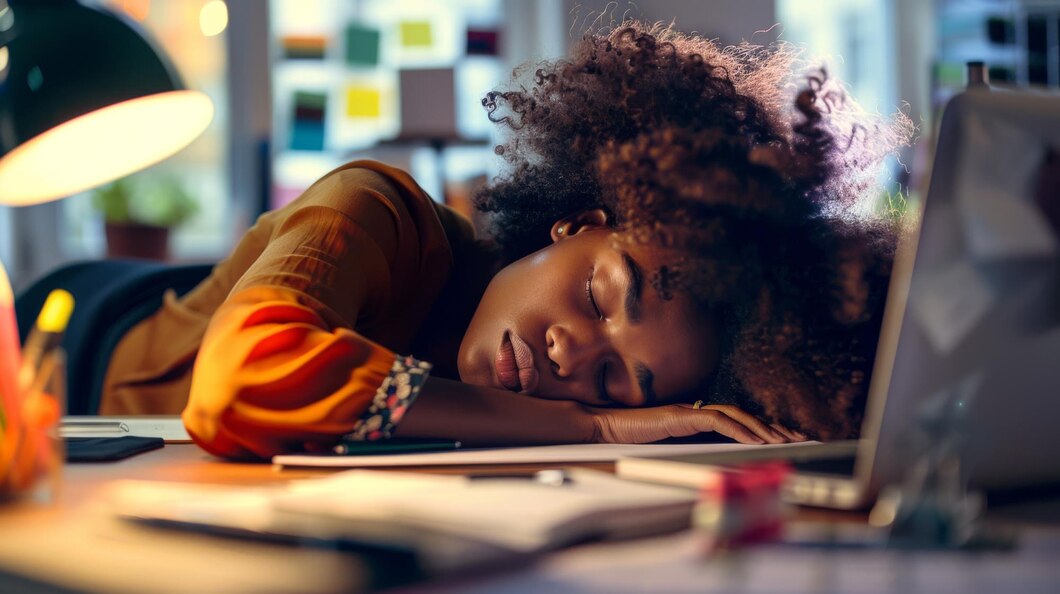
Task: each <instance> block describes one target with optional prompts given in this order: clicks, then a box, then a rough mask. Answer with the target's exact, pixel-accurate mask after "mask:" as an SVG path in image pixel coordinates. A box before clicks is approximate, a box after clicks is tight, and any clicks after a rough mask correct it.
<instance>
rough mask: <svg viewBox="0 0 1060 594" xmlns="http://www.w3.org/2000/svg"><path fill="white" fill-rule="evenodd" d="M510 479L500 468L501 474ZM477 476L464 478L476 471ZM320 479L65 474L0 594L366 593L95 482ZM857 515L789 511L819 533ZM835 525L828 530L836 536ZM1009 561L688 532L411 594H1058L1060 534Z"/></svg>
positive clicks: (299, 474)
mask: <svg viewBox="0 0 1060 594" xmlns="http://www.w3.org/2000/svg"><path fill="white" fill-rule="evenodd" d="M508 470H509V471H510V470H511V469H510V468H509V469H508ZM478 471H479V469H476V472H478ZM326 472H327V471H319V470H296V471H290V470H285V471H278V470H275V469H274V468H273V467H272V466H270V465H268V464H232V463H225V462H220V461H218V460H216V459H215V458H212V457H210V456H209V455H207V454H205V453H204V452H202V451H201V450H199V449H198V448H196V447H195V446H192V445H173V444H171V445H168V446H166V447H165V448H163V449H161V450H157V451H154V452H149V453H147V454H143V455H140V456H136V457H133V458H130V459H128V460H124V461H121V462H117V463H110V464H75V465H70V466H68V467H67V468H66V476H65V484H64V490H63V492H62V494H61V496H60V497H59V499H58V502H57V504H55V505H52V506H39V505H32V504H28V503H20V504H15V505H6V506H0V592H4V593H9V592H10V593H15V592H69V591H77V592H116V593H126V592H127V593H130V594H133V593H135V594H149V593H154V592H159V593H168V592H174V593H180V594H187V593H194V592H210V593H213V592H248V593H250V592H253V593H269V592H306V593H314V592H350V591H363V590H366V589H369V588H371V585H372V584H371V582H370V579H371V572H370V571H368V568H367V567H366V566H365V564H364V561H363V560H362V559H361V558H359V557H356V556H351V555H348V554H343V553H339V552H335V551H328V550H320V549H308V548H296V547H291V546H286V545H278V544H268V543H261V542H251V541H244V540H235V539H225V538H218V537H212V536H208V535H199V534H193V533H185V532H182V531H174V530H164V529H159V528H151V527H145V526H139V525H135V524H132V523H128V522H123V521H121V520H118V519H115V518H114V517H112V516H111V515H110V514H109V513H108V512H107V510H106V509H105V506H103V504H102V493H103V490H104V488H105V485H106V483H107V482H108V481H111V480H116V479H147V480H165V481H183V482H192V483H216V484H238V485H265V484H270V483H276V482H277V481H287V480H291V479H295V478H307V477H313V476H320V475H321V474H325V473H326ZM861 517H862V516H858V515H850V514H839V515H837V514H831V513H828V512H810V513H807V512H802V513H800V514H799V518H800V519H802V520H811V521H815V522H818V521H822V520H823V521H825V522H827V523H828V524H827V525H828V526H830V527H831V529H837V530H843V528H844V527H851V528H854V529H857V528H858V526H859V525H860V524H859V523H858V521H859V520H860V518H861ZM837 526H838V528H836V527H837ZM1027 534H1028V537H1027V542H1028V543H1029V545H1028V546H1027V547H1026V548H1024V549H1023V550H1022V551H1021V552H1019V553H1016V554H1013V553H985V554H979V555H974V556H973V555H968V554H961V553H915V554H914V553H908V552H905V553H903V552H893V551H879V550H868V551H866V550H851V549H834V550H824V549H820V548H808V547H791V546H773V547H764V548H756V549H753V550H750V551H748V552H746V553H742V554H739V555H735V554H730V555H728V556H725V557H724V558H717V557H714V558H709V559H708V558H705V557H704V556H703V554H702V552H701V547H700V544H701V543H700V541H699V539H698V537H697V536H696V535H695V534H694V533H692V532H686V533H682V534H677V535H672V536H667V537H660V538H653V539H646V540H637V541H630V542H623V543H600V544H594V545H587V546H581V547H576V548H573V549H569V550H567V551H563V552H560V553H556V554H552V555H549V556H547V557H545V558H544V559H542V560H541V561H540V562H539V563H536V564H534V565H533V566H532V567H527V568H524V569H516V570H514V571H509V572H504V573H497V574H494V575H488V576H464V577H462V578H460V579H447V580H442V581H436V582H432V583H429V584H424V585H421V586H417V587H416V588H415V589H416V590H418V591H422V590H429V591H439V592H447V591H452V592H465V591H470V592H482V593H487V592H489V593H493V592H505V591H513V592H514V591H520V592H536V591H580V592H585V591H608V592H631V591H696V592H712V591H718V592H731V591H749V592H750V591H755V592H757V591H777V592H780V591H784V592H825V591H840V592H842V591H858V592H876V591H881V592H883V591H917V590H923V591H931V592H936V591H954V592H957V591H960V592H962V594H963V593H964V592H967V591H997V592H1002V591H1004V592H1056V591H1058V590H1060V564H1058V563H1056V560H1057V559H1060V530H1056V529H1037V530H1031V531H1029V532H1028V533H1027Z"/></svg>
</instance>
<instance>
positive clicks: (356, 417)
mask: <svg viewBox="0 0 1060 594" xmlns="http://www.w3.org/2000/svg"><path fill="white" fill-rule="evenodd" d="M356 179H357V175H356V174H346V173H344V172H340V173H339V174H332V175H331V176H329V177H327V178H325V179H324V180H322V181H321V182H318V183H317V184H315V185H314V186H313V187H312V188H310V189H309V190H307V191H306V193H305V194H304V195H303V196H302V197H301V198H299V200H298V201H297V202H296V203H295V204H293V205H291V206H289V207H288V213H287V214H286V216H285V217H283V218H282V220H280V221H279V222H278V223H277V225H276V228H275V229H274V230H273V231H272V232H271V234H270V237H269V240H268V243H267V245H265V247H264V249H263V250H262V251H261V253H260V255H259V256H258V257H257V258H256V259H255V260H254V262H253V263H252V264H251V265H250V266H249V268H247V270H246V271H245V272H244V274H243V275H242V277H241V278H240V279H239V280H238V282H236V283H235V286H234V287H233V289H232V291H231V293H230V294H229V296H228V298H227V299H226V300H225V302H224V303H223V304H222V305H221V306H220V308H219V309H218V310H217V311H216V312H215V313H214V315H213V317H212V319H211V321H210V324H209V326H208V327H207V330H206V334H205V336H204V337H203V341H202V344H201V346H200V349H199V353H198V356H197V358H196V361H195V369H194V372H193V376H192V382H191V392H190V396H189V400H188V405H187V407H186V408H185V409H184V413H183V419H184V424H185V426H186V428H187V429H188V433H189V434H190V435H191V436H192V437H193V438H194V440H195V441H196V443H198V444H199V445H200V446H202V447H203V448H204V449H206V450H207V451H209V452H211V453H213V454H216V455H219V456H223V457H228V458H253V457H261V458H266V457H270V456H272V455H275V454H278V453H284V452H293V451H323V450H327V449H330V448H332V447H334V446H335V445H336V444H337V443H339V442H340V440H342V438H343V436H349V439H374V438H379V437H385V436H386V435H388V434H389V430H390V429H391V428H392V427H393V425H394V424H396V423H397V422H398V421H400V417H401V414H403V412H404V409H405V408H406V407H407V406H408V405H409V404H411V402H412V400H413V399H414V398H415V396H416V393H418V388H419V386H420V385H422V382H423V380H425V379H426V375H427V372H428V370H429V365H427V364H424V363H420V362H417V361H415V360H412V359H406V358H403V357H397V356H395V354H394V353H392V352H391V351H389V350H387V349H386V348H384V347H382V346H380V345H378V344H376V343H374V342H372V341H370V340H368V339H367V338H365V337H363V336H361V335H359V334H358V333H356V332H355V331H354V330H352V328H353V327H355V324H356V322H357V320H358V319H359V318H360V316H362V315H371V312H373V311H374V310H376V309H378V308H379V307H380V302H381V300H385V299H387V298H388V296H389V294H390V292H391V287H390V281H391V279H390V272H389V271H390V270H391V269H392V266H394V265H395V260H397V259H400V257H401V256H400V254H399V253H398V252H399V249H400V245H399V244H400V241H402V240H404V241H414V240H415V238H414V237H409V236H408V232H407V231H406V230H405V227H407V225H406V226H403V225H402V219H401V211H400V209H398V208H395V205H394V203H393V201H392V200H390V199H388V198H387V196H385V195H384V194H382V193H380V192H378V191H376V190H373V189H371V188H368V187H361V186H358V185H357V184H356V183H354V182H355V181H356ZM403 234H404V236H403ZM237 251H238V248H237ZM409 369H411V370H412V373H413V374H414V375H413V376H412V380H413V381H412V382H411V386H410V382H409ZM399 384H400V385H399ZM410 387H411V388H412V389H411V390H410ZM398 388H400V389H398Z"/></svg>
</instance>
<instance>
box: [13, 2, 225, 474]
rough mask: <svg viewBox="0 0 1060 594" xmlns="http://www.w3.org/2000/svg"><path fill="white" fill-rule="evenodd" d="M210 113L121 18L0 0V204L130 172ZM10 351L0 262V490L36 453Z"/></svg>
mask: <svg viewBox="0 0 1060 594" xmlns="http://www.w3.org/2000/svg"><path fill="white" fill-rule="evenodd" d="M212 118H213V104H212V103H211V102H210V99H209V98H208V97H206V95H204V94H202V93H198V92H195V91H189V90H187V89H185V88H184V84H183V83H182V82H181V80H180V77H179V76H178V75H177V72H176V70H174V68H173V66H172V65H171V64H170V63H169V61H168V60H167V59H166V57H165V55H164V54H163V53H162V52H161V51H160V50H158V49H156V48H155V47H154V46H153V45H152V44H151V42H149V41H148V40H147V39H146V37H145V36H144V34H143V32H142V31H141V30H140V27H139V25H137V24H136V23H135V22H134V21H132V20H131V19H128V18H127V17H124V16H122V15H119V14H115V13H111V12H109V11H107V10H104V9H101V8H95V7H87V6H82V5H81V4H78V3H77V2H75V1H74V0H0V204H14V205H24V204H36V203H39V202H46V201H48V200H54V199H57V198H62V197H64V196H68V195H70V194H73V193H76V192H80V191H83V190H87V189H89V188H92V187H94V186H98V185H100V184H103V183H106V182H109V181H112V180H114V179H117V178H119V177H123V176H125V175H128V174H130V173H133V172H135V171H139V170H140V169H143V168H145V167H148V166H150V165H153V164H155V163H157V162H159V161H161V160H163V159H165V158H166V157H169V156H170V155H172V154H174V153H176V152H177V151H179V150H180V149H182V148H184V147H185V146H187V145H188V144H189V143H190V142H191V141H192V140H194V139H195V138H197V137H198V136H199V134H201V133H202V131H203V130H205V129H206V126H208V125H209V123H210V120H211V119H212ZM67 313H69V312H67ZM20 358H21V354H20V349H19V339H18V327H17V323H16V320H15V313H14V296H13V294H12V292H11V284H10V282H9V281H8V278H7V274H6V272H5V270H4V268H3V263H2V262H0V436H2V437H3V438H4V439H2V440H0V494H3V493H4V492H5V490H6V491H8V492H10V489H9V488H8V487H10V486H11V485H14V489H16V490H18V489H23V488H25V484H24V483H26V480H25V479H27V478H28V479H33V478H34V476H35V475H34V474H33V473H27V472H23V471H32V470H33V469H34V468H36V466H35V463H34V462H33V461H34V460H35V459H38V458H40V453H39V452H37V451H35V449H34V448H35V447H36V446H35V445H32V444H36V443H37V442H35V441H33V440H32V439H31V438H29V437H24V436H25V435H30V434H31V432H32V431H36V430H43V428H44V427H45V426H46V425H45V424H44V421H42V420H41V419H42V418H43V417H41V416H40V415H36V416H34V415H32V414H29V413H28V412H27V411H30V412H32V411H33V410H35V409H32V407H31V408H28V409H24V408H23V404H24V402H31V401H30V400H25V401H24V400H23V397H24V395H25V394H32V393H33V392H31V391H30V392H25V394H24V390H23V387H22V386H20V385H19V383H18V373H19V368H20V365H21V364H20ZM38 400H39V399H38ZM33 402H35V401H33ZM23 415H28V416H27V417H26V418H27V419H28V420H27V421H26V423H28V424H29V426H30V427H29V429H25V428H24V427H23V420H22V417H23ZM49 422H50V421H49ZM35 423H36V424H35ZM8 438H10V439H8ZM27 444H29V445H27ZM31 446H32V447H31ZM16 454H18V455H19V456H21V457H20V458H16V457H15V456H16ZM27 460H28V461H29V464H28V465H27V464H26V463H23V462H25V461H27ZM29 484H32V483H31V482H30V483H29Z"/></svg>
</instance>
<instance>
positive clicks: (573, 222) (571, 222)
mask: <svg viewBox="0 0 1060 594" xmlns="http://www.w3.org/2000/svg"><path fill="white" fill-rule="evenodd" d="M606 228H608V224H607V213H606V212H604V210H603V209H602V208H594V209H592V210H583V211H581V212H579V213H576V214H573V215H570V216H566V217H563V218H562V219H560V220H558V221H556V222H555V223H552V231H551V233H550V234H551V236H552V242H553V243H555V242H557V241H560V240H562V239H566V238H568V237H574V236H575V235H577V234H579V233H581V232H582V231H591V230H594V229H606Z"/></svg>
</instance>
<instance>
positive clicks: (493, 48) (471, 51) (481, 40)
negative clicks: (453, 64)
mask: <svg viewBox="0 0 1060 594" xmlns="http://www.w3.org/2000/svg"><path fill="white" fill-rule="evenodd" d="M467 55H469V56H496V55H497V32H496V31H488V30H484V29H468V30H467Z"/></svg>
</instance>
